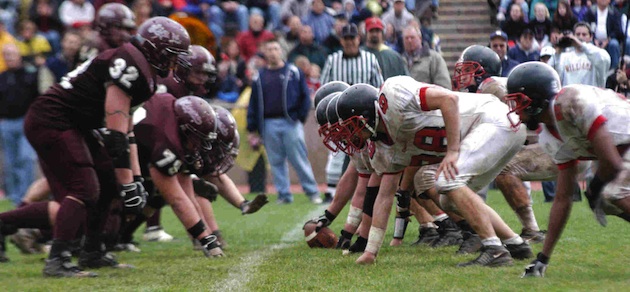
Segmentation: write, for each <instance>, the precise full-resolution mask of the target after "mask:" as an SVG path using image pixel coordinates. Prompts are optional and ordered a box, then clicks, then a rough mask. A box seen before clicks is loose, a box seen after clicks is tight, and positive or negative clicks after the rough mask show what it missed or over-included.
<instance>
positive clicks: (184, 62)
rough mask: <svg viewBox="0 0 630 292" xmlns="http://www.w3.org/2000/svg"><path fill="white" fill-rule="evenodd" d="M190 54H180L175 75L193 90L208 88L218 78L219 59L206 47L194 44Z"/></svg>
mask: <svg viewBox="0 0 630 292" xmlns="http://www.w3.org/2000/svg"><path fill="white" fill-rule="evenodd" d="M189 50H190V54H189V55H183V56H179V59H178V60H177V65H178V66H177V68H176V69H175V72H174V74H173V76H174V77H175V79H176V80H178V81H183V82H184V83H185V85H186V87H188V89H189V90H190V91H192V92H196V91H197V90H198V89H200V88H203V89H205V90H206V91H207V89H208V88H209V87H210V86H211V85H212V84H214V83H215V81H216V79H217V61H216V60H215V59H214V56H212V54H211V53H210V52H209V51H208V50H207V49H206V48H204V47H202V46H199V45H192V46H190V48H189Z"/></svg>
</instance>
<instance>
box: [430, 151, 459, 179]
mask: <svg viewBox="0 0 630 292" xmlns="http://www.w3.org/2000/svg"><path fill="white" fill-rule="evenodd" d="M458 158H459V151H448V152H446V156H444V159H443V160H442V163H440V166H439V167H438V169H437V172H435V178H436V179H437V178H438V177H439V176H440V174H441V173H442V172H444V177H445V178H446V180H454V179H455V177H456V176H457V174H458V173H459V170H458V169H457V159H458Z"/></svg>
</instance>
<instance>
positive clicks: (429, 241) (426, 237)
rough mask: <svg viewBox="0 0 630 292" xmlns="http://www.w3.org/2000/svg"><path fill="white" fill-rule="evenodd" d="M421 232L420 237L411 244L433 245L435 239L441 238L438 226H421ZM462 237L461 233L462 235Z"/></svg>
mask: <svg viewBox="0 0 630 292" xmlns="http://www.w3.org/2000/svg"><path fill="white" fill-rule="evenodd" d="M419 232H420V234H419V235H418V239H416V241H414V242H412V243H411V245H428V246H431V245H433V243H434V242H435V241H437V240H438V239H440V233H439V232H438V230H437V228H432V227H420V229H419ZM460 237H461V235H460Z"/></svg>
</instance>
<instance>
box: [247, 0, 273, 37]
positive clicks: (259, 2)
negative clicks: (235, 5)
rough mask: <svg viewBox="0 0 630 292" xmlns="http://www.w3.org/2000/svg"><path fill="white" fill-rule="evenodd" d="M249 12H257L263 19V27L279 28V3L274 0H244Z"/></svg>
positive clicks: (270, 29) (269, 28)
mask: <svg viewBox="0 0 630 292" xmlns="http://www.w3.org/2000/svg"><path fill="white" fill-rule="evenodd" d="M246 6H247V7H248V8H249V14H252V13H258V14H260V15H262V16H263V17H264V19H265V23H266V26H265V29H267V30H269V31H275V30H276V29H280V9H281V7H280V3H279V2H278V1H276V0H246Z"/></svg>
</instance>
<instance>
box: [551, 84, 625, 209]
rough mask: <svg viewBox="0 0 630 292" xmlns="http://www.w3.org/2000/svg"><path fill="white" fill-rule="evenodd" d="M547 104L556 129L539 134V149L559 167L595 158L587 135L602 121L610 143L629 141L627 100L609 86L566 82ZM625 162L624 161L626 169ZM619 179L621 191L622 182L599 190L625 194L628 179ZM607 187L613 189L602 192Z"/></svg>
mask: <svg viewBox="0 0 630 292" xmlns="http://www.w3.org/2000/svg"><path fill="white" fill-rule="evenodd" d="M551 106H552V107H553V110H554V116H555V121H556V126H557V132H552V131H549V129H545V131H542V132H541V133H540V135H539V136H540V138H541V142H543V143H544V145H543V149H545V151H547V152H548V153H549V155H551V156H552V158H553V159H554V162H555V163H556V164H557V165H558V168H559V169H564V168H566V167H569V166H573V165H575V164H576V163H577V162H578V160H594V159H597V157H596V156H595V154H594V153H593V152H592V148H593V147H592V144H591V139H592V138H593V136H594V135H595V133H596V131H597V130H598V129H599V128H600V127H601V126H602V125H604V124H606V128H607V130H608V132H609V133H610V135H611V137H612V140H613V141H612V142H613V144H614V145H616V146H621V145H627V144H630V103H629V102H628V101H627V100H626V99H625V98H624V97H622V96H620V95H617V94H616V93H615V92H613V91H612V90H608V89H601V88H598V87H594V86H590V85H578V84H574V85H568V86H565V87H564V88H563V89H562V90H561V91H560V93H558V95H557V96H556V98H555V99H554V100H552V104H551ZM622 155H623V154H622ZM629 156H630V155H628V154H627V153H626V155H625V156H624V160H626V161H628V159H629V158H630V157H629ZM627 165H628V163H625V164H624V169H625V170H624V171H625V172H626V173H627V170H628V169H626V168H627V167H628V166H627ZM618 178H619V177H618ZM615 181H617V179H616V180H615ZM621 181H625V183H626V185H625V191H621V190H620V188H621V189H624V187H623V186H607V187H606V188H605V189H604V191H603V192H602V193H603V194H604V195H605V196H606V197H607V198H609V199H615V198H623V197H627V196H629V194H628V192H630V190H628V186H629V185H630V184H628V183H629V182H630V180H624V179H621ZM609 185H610V184H609ZM607 189H608V190H611V189H616V190H617V191H616V192H615V193H614V194H613V193H608V194H606V190H607ZM619 196H621V197H619Z"/></svg>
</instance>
